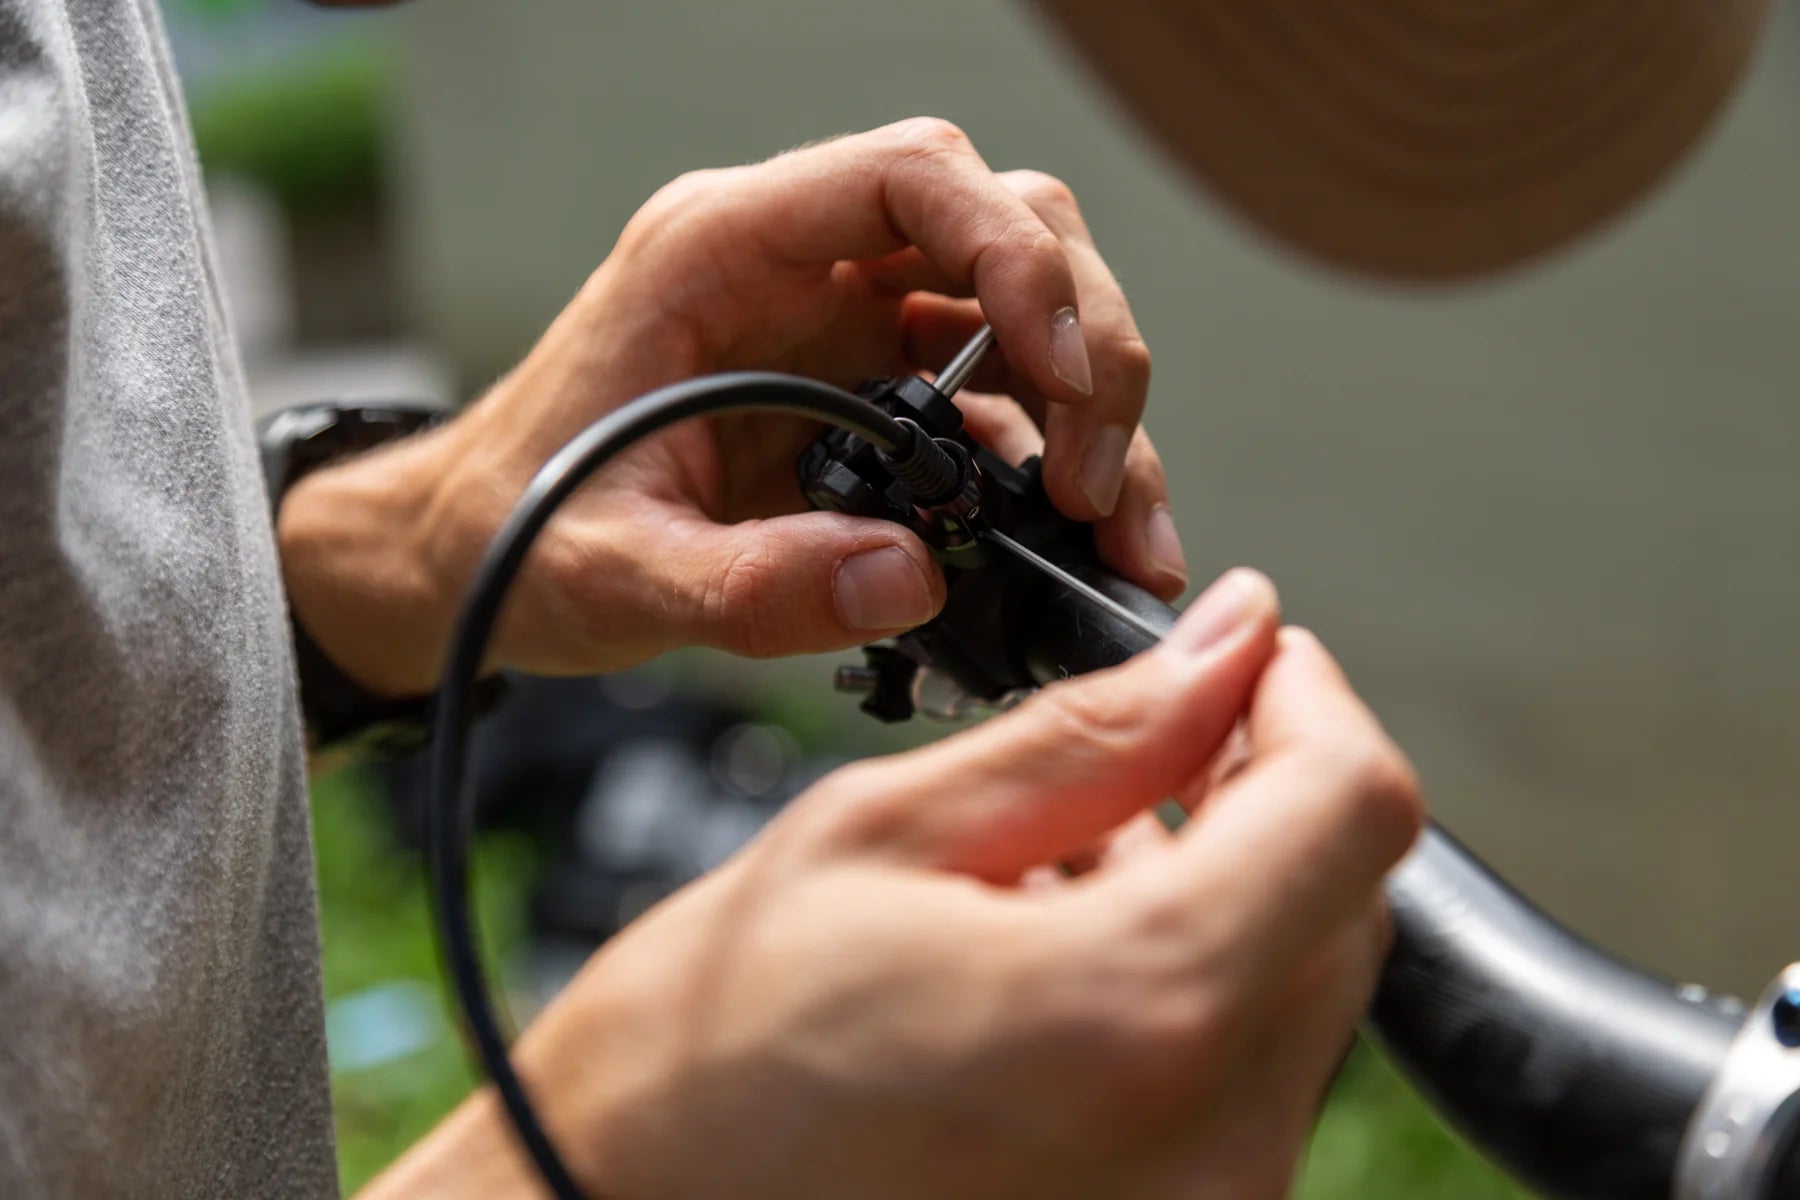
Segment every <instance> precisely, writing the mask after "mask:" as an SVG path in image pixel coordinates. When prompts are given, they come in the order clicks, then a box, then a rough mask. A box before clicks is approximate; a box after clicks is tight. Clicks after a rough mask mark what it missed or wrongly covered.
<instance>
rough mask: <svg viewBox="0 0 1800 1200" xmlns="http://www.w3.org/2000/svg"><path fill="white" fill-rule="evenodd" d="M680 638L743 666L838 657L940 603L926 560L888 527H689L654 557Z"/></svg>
mask: <svg viewBox="0 0 1800 1200" xmlns="http://www.w3.org/2000/svg"><path fill="white" fill-rule="evenodd" d="M662 554H663V557H664V560H665V567H666V570H668V571H669V572H670V573H672V574H674V575H676V576H677V577H678V578H676V579H675V580H672V581H671V582H672V584H673V587H674V590H675V591H676V593H677V594H678V595H682V596H685V597H686V598H687V600H688V603H687V604H685V605H683V606H681V617H680V620H681V623H682V624H684V625H685V626H686V628H685V630H684V631H683V632H684V633H685V634H686V637H687V640H688V641H691V642H696V643H699V644H702V645H708V646H716V647H718V648H719V649H722V650H729V651H731V652H732V653H734V654H742V655H746V656H749V657H752V658H773V657H776V656H779V655H787V654H811V653H817V652H819V651H823V650H841V649H843V648H844V647H846V646H859V645H861V644H863V643H864V642H870V641H874V640H875V639H877V638H880V637H886V636H888V635H891V634H896V633H900V632H902V631H903V630H907V629H911V628H912V627H913V626H915V625H922V624H924V623H925V622H926V621H929V620H930V619H931V618H932V617H934V616H936V615H937V611H938V609H939V608H941V607H943V603H944V580H943V576H942V575H941V574H940V573H939V571H938V568H937V564H936V563H935V562H933V561H932V558H931V552H930V551H929V550H927V549H926V548H925V544H924V543H923V542H921V541H920V540H919V539H918V538H917V537H915V536H914V535H913V534H912V533H911V532H909V531H908V530H906V529H903V528H902V527H900V526H898V525H895V524H893V523H892V522H890V521H877V520H870V519H867V518H858V517H846V516H842V515H840V514H837V513H823V512H815V513H796V514H793V515H791V516H782V517H773V518H770V519H767V520H758V521H742V522H739V523H738V524H735V525H714V524H711V523H705V524H698V525H696V526H694V527H692V528H691V530H690V531H688V532H687V535H686V536H684V537H678V538H676V539H674V542H673V546H672V547H670V546H666V547H665V548H664V550H663V551H662Z"/></svg>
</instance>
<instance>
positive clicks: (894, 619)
mask: <svg viewBox="0 0 1800 1200" xmlns="http://www.w3.org/2000/svg"><path fill="white" fill-rule="evenodd" d="M831 593H832V599H833V600H834V601H835V602H836V604H837V611H838V618H839V619H840V620H842V621H843V622H844V625H845V627H846V628H849V629H860V630H869V631H874V630H878V629H911V628H912V627H913V626H915V625H922V624H924V623H925V622H926V621H929V620H930V619H931V616H932V602H931V587H930V585H929V584H927V583H926V581H925V576H924V574H923V573H922V572H921V571H920V570H919V568H918V566H917V565H916V564H914V562H913V560H912V559H911V558H909V557H907V554H906V551H904V550H901V549H899V548H898V547H896V546H886V547H883V548H882V549H880V550H865V551H863V552H862V553H861V554H852V555H851V556H850V557H849V558H846V559H845V560H844V561H843V562H841V563H839V564H838V568H837V573H836V574H835V575H833V576H832V579H831Z"/></svg>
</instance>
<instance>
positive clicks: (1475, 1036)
mask: <svg viewBox="0 0 1800 1200" xmlns="http://www.w3.org/2000/svg"><path fill="white" fill-rule="evenodd" d="M1074 573H1075V574H1076V575H1077V576H1078V577H1080V578H1081V579H1082V581H1083V582H1085V583H1088V584H1090V585H1092V586H1094V587H1096V588H1097V589H1099V590H1101V591H1103V592H1105V593H1106V594H1107V595H1108V596H1109V597H1111V598H1112V599H1114V600H1116V601H1118V602H1119V603H1121V604H1123V605H1124V606H1125V607H1127V608H1129V609H1131V610H1132V611H1133V612H1134V613H1136V614H1137V615H1139V616H1141V617H1143V618H1145V619H1146V620H1147V621H1149V622H1150V623H1152V624H1153V625H1156V626H1157V627H1158V628H1161V629H1167V628H1168V627H1169V626H1170V625H1172V624H1173V623H1174V620H1175V616H1176V612H1175V610H1174V609H1172V608H1170V607H1169V606H1168V605H1166V604H1163V603H1162V602H1161V601H1159V600H1157V599H1156V598H1155V597H1153V596H1151V595H1150V594H1149V593H1148V592H1145V591H1143V590H1141V589H1139V588H1136V587H1134V586H1132V585H1131V584H1129V583H1126V582H1125V581H1124V580H1121V579H1119V578H1118V577H1117V576H1115V575H1112V574H1111V573H1110V572H1106V571H1103V570H1098V569H1094V568H1091V567H1086V568H1080V567H1078V568H1075V569H1074ZM1036 584H1037V587H1036V590H1035V592H1034V594H1033V595H1032V596H1031V599H1030V602H1029V603H1020V604H1018V605H1016V606H1014V608H1013V611H1014V613H1015V614H1016V617H1015V619H1014V621H1013V622H1012V623H1011V626H1010V627H1011V628H1012V629H1014V630H1015V631H1016V633H1017V636H1018V638H1019V641H1018V643H1017V652H1018V653H1019V655H1020V656H1021V657H1022V658H1023V660H1024V662H1025V663H1026V665H1027V666H1028V668H1029V669H1030V671H1031V672H1032V674H1033V676H1034V677H1035V678H1036V679H1037V680H1038V681H1039V682H1048V681H1049V680H1052V679H1056V678H1059V677H1061V676H1063V675H1065V674H1081V673H1083V672H1086V671H1092V670H1097V669H1099V668H1102V667H1108V666H1112V665H1114V664H1116V663H1119V662H1122V661H1124V660H1125V659H1126V658H1128V657H1130V655H1132V654H1133V653H1136V652H1137V651H1138V650H1141V649H1144V648H1145V646H1146V638H1145V637H1144V635H1143V634H1142V633H1140V632H1139V631H1137V630H1136V629H1135V628H1133V627H1132V626H1131V625H1129V624H1128V623H1126V622H1124V621H1121V620H1119V619H1118V618H1116V617H1113V616H1111V615H1110V614H1108V613H1106V612H1105V611H1103V610H1100V609H1098V608H1097V607H1096V606H1095V605H1093V604H1092V603H1091V602H1090V601H1088V600H1086V599H1085V598H1083V597H1082V596H1080V595H1079V594H1077V593H1075V592H1073V591H1071V590H1069V589H1067V588H1059V587H1055V586H1054V585H1052V586H1050V587H1049V588H1048V589H1047V590H1046V589H1045V588H1044V585H1043V583H1042V581H1036ZM1388 899H1389V901H1390V903H1391V905H1392V908H1393V913H1394V947H1393V951H1392V953H1391V954H1390V956H1389V958H1388V962H1387V965H1386V967H1385V969H1384V971H1383V974H1382V978H1381V983H1380V987H1379V990H1378V992H1377V995H1376V997H1375V1003H1374V1006H1373V1008H1372V1009H1371V1011H1370V1014H1369V1032H1370V1033H1371V1034H1372V1036H1373V1037H1374V1039H1375V1040H1376V1041H1377V1042H1379V1043H1380V1044H1381V1045H1382V1046H1383V1048H1384V1049H1385V1050H1386V1051H1387V1053H1388V1054H1389V1056H1390V1057H1391V1058H1392V1059H1393V1060H1394V1062H1395V1063H1396V1064H1397V1065H1398V1066H1399V1068H1400V1069H1401V1071H1402V1072H1403V1073H1404V1074H1405V1075H1406V1076H1407V1077H1408V1078H1409V1079H1410V1080H1411V1081H1412V1083H1413V1085H1414V1086H1415V1087H1416V1088H1417V1089H1418V1090H1419V1091H1420V1092H1421V1093H1423V1094H1424V1095H1425V1096H1426V1098H1427V1099H1428V1100H1429V1101H1430V1103H1431V1105H1432V1107H1433V1108H1435V1109H1436V1110H1437V1112H1438V1113H1439V1114H1441V1115H1442V1116H1443V1117H1444V1118H1445V1119H1447V1120H1448V1121H1449V1122H1450V1123H1451V1124H1453V1125H1454V1126H1455V1127H1456V1128H1457V1129H1458V1130H1459V1131H1460V1132H1461V1133H1462V1135H1463V1136H1464V1137H1466V1138H1467V1139H1468V1140H1469V1141H1471V1142H1472V1143H1474V1144H1475V1145H1476V1146H1477V1147H1479V1148H1480V1149H1481V1150H1482V1151H1483V1152H1485V1153H1486V1154H1488V1155H1489V1156H1490V1157H1492V1158H1494V1159H1495V1160H1497V1161H1498V1162H1500V1163H1501V1164H1503V1165H1504V1166H1505V1167H1506V1168H1507V1169H1508V1170H1509V1171H1511V1172H1512V1173H1513V1174H1515V1175H1516V1176H1517V1177H1518V1178H1520V1179H1521V1180H1523V1181H1524V1182H1526V1183H1528V1184H1530V1185H1531V1186H1532V1187H1533V1188H1535V1189H1537V1190H1538V1191H1540V1192H1542V1193H1543V1194H1544V1195H1546V1196H1549V1197H1556V1198H1558V1200H1640V1198H1641V1200H1667V1197H1668V1196H1669V1194H1670V1187H1671V1180H1672V1178H1673V1174H1674V1168H1675V1160H1676V1154H1677V1151H1678V1150H1679V1148H1680V1145H1681V1139H1682V1135H1683V1133H1684V1131H1685V1130H1686V1127H1687V1124H1688V1120H1689V1117H1690V1116H1691V1115H1692V1114H1693V1112H1694V1110H1695V1108H1696V1107H1697V1106H1698V1104H1699V1102H1700V1098H1701V1096H1702V1094H1703V1093H1704V1092H1705V1090H1706V1088H1707V1086H1708V1084H1709V1083H1710V1082H1711V1080H1712V1079H1713V1077H1714V1075H1715V1073H1716V1072H1717V1071H1718V1069H1719V1066H1720V1064H1721V1063H1722V1062H1723V1061H1724V1059H1725V1053H1726V1050H1727V1048H1728V1047H1729V1046H1730V1044H1731V1041H1732V1039H1733V1037H1734V1036H1735V1034H1736V1032H1737V1029H1738V1026H1739V1024H1740V1022H1741V1020H1742V1015H1741V1013H1742V1010H1741V1008H1740V1007H1734V1006H1733V1004H1731V1003H1730V1002H1727V1001H1721V1000H1717V999H1714V998H1712V997H1710V996H1706V995H1704V994H1702V993H1700V992H1699V991H1698V990H1697V989H1695V990H1691V991H1690V990H1689V989H1676V988H1675V987H1673V986H1672V985H1670V984H1668V983H1666V982H1664V981H1662V980H1659V979H1656V978H1654V977H1653V976H1651V975H1649V974H1646V973H1644V972H1641V971H1638V970H1636V969H1635V968H1632V967H1629V966H1627V965H1625V964H1624V963H1622V962H1620V961H1618V960H1617V959H1615V958H1612V957H1611V956H1609V955H1607V954H1606V953H1604V952H1602V951H1601V950H1599V949H1597V948H1595V947H1594V946H1592V945H1590V944H1588V943H1587V942H1585V941H1583V940H1582V939H1581V938H1579V937H1577V936H1576V935H1575V934H1573V933H1571V932H1570V931H1569V930H1567V929H1565V928H1564V927H1562V926H1561V925H1559V924H1558V923H1557V922H1555V921H1554V920H1552V919H1551V918H1550V917H1548V916H1547V915H1545V914H1544V913H1543V912H1541V911H1539V910H1538V909H1537V908H1536V907H1534V906H1533V905H1532V904H1531V903H1530V902H1528V901H1527V900H1525V899H1524V898H1523V897H1522V896H1520V895H1519V894H1518V893H1517V892H1515V891H1513V890H1512V889H1511V888H1510V887H1508V886H1507V885H1506V884H1504V883H1502V882H1501V881H1500V880H1499V879H1498V878H1496V877H1495V876H1494V874H1493V873H1492V872H1490V871H1489V870H1488V869H1487V868H1486V867H1485V866H1483V865H1482V864H1481V862H1480V861H1479V860H1478V859H1476V858H1475V856H1474V855H1472V854H1471V853H1469V851H1468V850H1467V849H1465V848H1464V847H1463V846H1461V845H1460V844H1459V843H1458V842H1457V841H1456V840H1455V839H1454V838H1452V837H1451V836H1450V835H1449V834H1447V833H1445V832H1444V831H1443V830H1442V829H1440V828H1438V827H1437V826H1435V825H1433V826H1430V827H1429V828H1428V829H1427V830H1426V832H1425V834H1424V836H1423V838H1422V839H1421V841H1420V844H1419V845H1418V847H1417V848H1415V850H1414V851H1413V853H1412V855H1411V856H1410V857H1409V858H1408V859H1407V860H1406V861H1405V862H1404V863H1403V864H1402V865H1401V867H1400V868H1399V869H1398V870H1397V871H1396V872H1395V873H1394V874H1393V875H1392V876H1391V877H1390V879H1389V882H1388Z"/></svg>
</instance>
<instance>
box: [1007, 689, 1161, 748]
mask: <svg viewBox="0 0 1800 1200" xmlns="http://www.w3.org/2000/svg"><path fill="white" fill-rule="evenodd" d="M1107 682H1108V681H1107V680H1104V679H1100V678H1088V679H1079V680H1077V679H1068V680H1061V681H1058V682H1056V683H1052V684H1050V685H1049V686H1047V687H1044V688H1042V689H1041V690H1039V692H1038V693H1037V694H1036V695H1035V696H1033V697H1032V698H1031V699H1030V700H1028V701H1027V702H1026V703H1025V706H1024V709H1025V711H1028V712H1031V713H1033V714H1034V715H1035V719H1036V720H1037V721H1038V722H1039V723H1040V727H1041V730H1042V733H1043V736H1044V738H1045V740H1046V741H1048V742H1049V743H1050V744H1052V745H1057V746H1063V747H1070V748H1074V749H1076V750H1078V751H1080V750H1085V751H1087V752H1088V753H1090V754H1093V755H1095V756H1096V757H1101V758H1107V757H1113V756H1117V755H1121V754H1125V753H1128V752H1130V751H1132V750H1133V749H1135V747H1136V746H1137V744H1138V742H1139V740H1140V739H1141V737H1142V735H1143V733H1144V729H1145V723H1144V718H1143V714H1142V713H1141V712H1139V711H1138V709H1137V706H1136V705H1133V704H1130V703H1127V702H1126V698H1125V697H1123V696H1121V695H1120V694H1119V689H1118V688H1116V687H1112V686H1106V684H1107Z"/></svg>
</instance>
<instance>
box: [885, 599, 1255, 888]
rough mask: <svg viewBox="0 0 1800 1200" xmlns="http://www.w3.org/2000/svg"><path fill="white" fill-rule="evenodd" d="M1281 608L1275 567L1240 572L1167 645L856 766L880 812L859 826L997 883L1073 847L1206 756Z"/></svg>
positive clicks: (1177, 784)
mask: <svg viewBox="0 0 1800 1200" xmlns="http://www.w3.org/2000/svg"><path fill="white" fill-rule="evenodd" d="M1277 607H1278V606H1277V602H1276V596H1275V589H1274V587H1273V585H1271V584H1270V583H1269V581H1268V580H1267V579H1265V578H1264V577H1263V576H1262V575H1259V574H1257V573H1256V572H1254V571H1249V570H1236V571H1232V572H1230V573H1228V574H1226V575H1225V576H1224V577H1223V578H1221V579H1220V580H1219V581H1218V582H1217V583H1215V584H1213V585H1212V587H1210V588H1209V589H1207V591H1206V593H1205V594H1204V595H1202V596H1201V597H1200V599H1199V600H1197V601H1195V602H1194V604H1193V606H1192V607H1191V608H1190V609H1189V610H1188V611H1187V613H1186V614H1184V615H1183V617H1182V619H1181V620H1180V621H1179V622H1178V623H1177V624H1176V626H1175V628H1174V630H1173V631H1171V632H1170V634H1169V636H1168V638H1167V639H1166V640H1164V641H1163V642H1162V643H1161V644H1160V645H1159V646H1157V647H1156V648H1155V649H1154V650H1152V651H1150V652H1148V653H1145V654H1141V655H1139V656H1138V657H1137V658H1135V659H1133V660H1131V661H1130V662H1129V663H1126V664H1125V665H1123V666H1119V667H1114V668H1112V669H1111V670H1108V671H1101V672H1098V673H1096V674H1093V675H1087V676H1083V677H1081V678H1079V679H1071V680H1067V681H1064V682H1061V683H1057V684H1053V685H1051V686H1050V687H1047V688H1045V689H1043V691H1041V692H1040V693H1038V694H1037V695H1036V696H1034V697H1032V698H1031V699H1030V700H1029V701H1027V702H1026V703H1025V704H1023V705H1020V706H1019V707H1018V708H1017V709H1015V710H1013V711H1012V712H1010V713H1008V714H1006V715H1005V716H1002V717H998V718H996V719H994V720H992V721H989V722H987V723H986V724H983V725H980V726H977V727H976V728H974V729H971V730H969V731H967V732H965V733H962V734H959V735H958V736H956V737H952V738H949V739H946V740H945V741H942V742H938V743H937V744H935V745H933V746H928V747H926V748H924V749H922V750H917V751H914V752H912V753H911V754H906V755H900V756H898V757H895V758H890V759H886V760H881V761H879V762H876V763H871V764H868V766H867V767H864V768H858V769H855V770H853V771H852V772H851V773H850V774H851V778H852V779H853V780H855V781H856V783H857V784H859V785H860V787H861V790H862V793H863V795H862V796H861V797H859V798H858V799H856V800H855V801H853V802H852V805H853V806H854V807H855V808H857V809H859V810H860V811H861V813H862V815H863V816H865V817H866V818H867V819H866V820H861V821H857V820H853V821H852V825H853V826H854V827H856V828H857V829H858V830H860V832H861V835H862V837H863V839H864V840H865V841H866V842H870V843H878V844H879V845H880V848H881V849H884V850H889V849H892V850H899V851H900V852H902V853H905V854H907V855H908V856H910V857H913V858H915V859H916V858H924V859H925V860H927V861H929V862H930V863H932V865H934V866H939V867H942V868H945V869H948V870H954V871H958V872H962V873H966V874H970V875H974V876H976V877H978V878H981V879H985V880H988V881H990V882H995V883H1011V882H1013V881H1014V880H1016V879H1017V878H1018V877H1019V876H1020V875H1021V874H1023V873H1024V872H1025V871H1026V870H1027V869H1029V868H1031V867H1034V866H1038V865H1041V864H1043V863H1049V862H1055V861H1058V860H1060V859H1063V858H1065V857H1067V856H1068V855H1070V854H1072V853H1074V852H1075V851H1076V850H1078V849H1080V848H1081V847H1082V846H1085V845H1087V844H1089V843H1090V842H1092V841H1093V840H1094V839H1095V838H1097V837H1099V836H1100V835H1101V834H1103V833H1105V832H1106V831H1107V830H1109V829H1112V828H1114V827H1116V826H1117V825H1119V824H1120V823H1122V822H1123V821H1124V820H1126V819H1127V818H1128V817H1130V816H1132V815H1133V814H1134V813H1137V812H1139V811H1141V810H1143V809H1145V808H1147V807H1149V806H1150V805H1152V804H1155V803H1156V802H1157V801H1159V800H1161V799H1162V798H1163V797H1165V796H1168V795H1170V794H1172V793H1174V792H1177V791H1179V790H1181V788H1182V787H1183V786H1184V785H1186V784H1187V783H1188V782H1189V781H1191V780H1192V779H1193V778H1194V777H1195V776H1196V775H1198V774H1199V773H1200V772H1201V771H1202V770H1204V769H1205V768H1206V766H1207V763H1208V762H1209V761H1210V760H1211V759H1212V757H1213V755H1214V754H1215V753H1217V751H1218V749H1219V747H1220V746H1221V745H1223V744H1224V742H1225V739H1226V737H1227V736H1228V735H1229V734H1230V732H1231V730H1232V728H1233V727H1234V726H1235V725H1236V723H1237V721H1238V718H1239V716H1240V715H1241V714H1242V713H1243V712H1244V710H1245V707H1246V706H1247V705H1248V704H1249V701H1250V696H1251V694H1252V692H1253V691H1254V689H1255V686H1256V681H1257V678H1258V677H1259V676H1260V674H1261V673H1262V669H1263V667H1264V665H1265V664H1266V663H1267V662H1268V661H1269V658H1270V656H1271V655H1272V654H1273V653H1274V648H1275V632H1276V625H1277V616H1278V612H1277ZM865 770H866V771H869V772H872V773H876V774H874V777H873V779H871V778H870V775H868V774H861V772H862V771H865ZM853 836H854V835H853Z"/></svg>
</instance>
